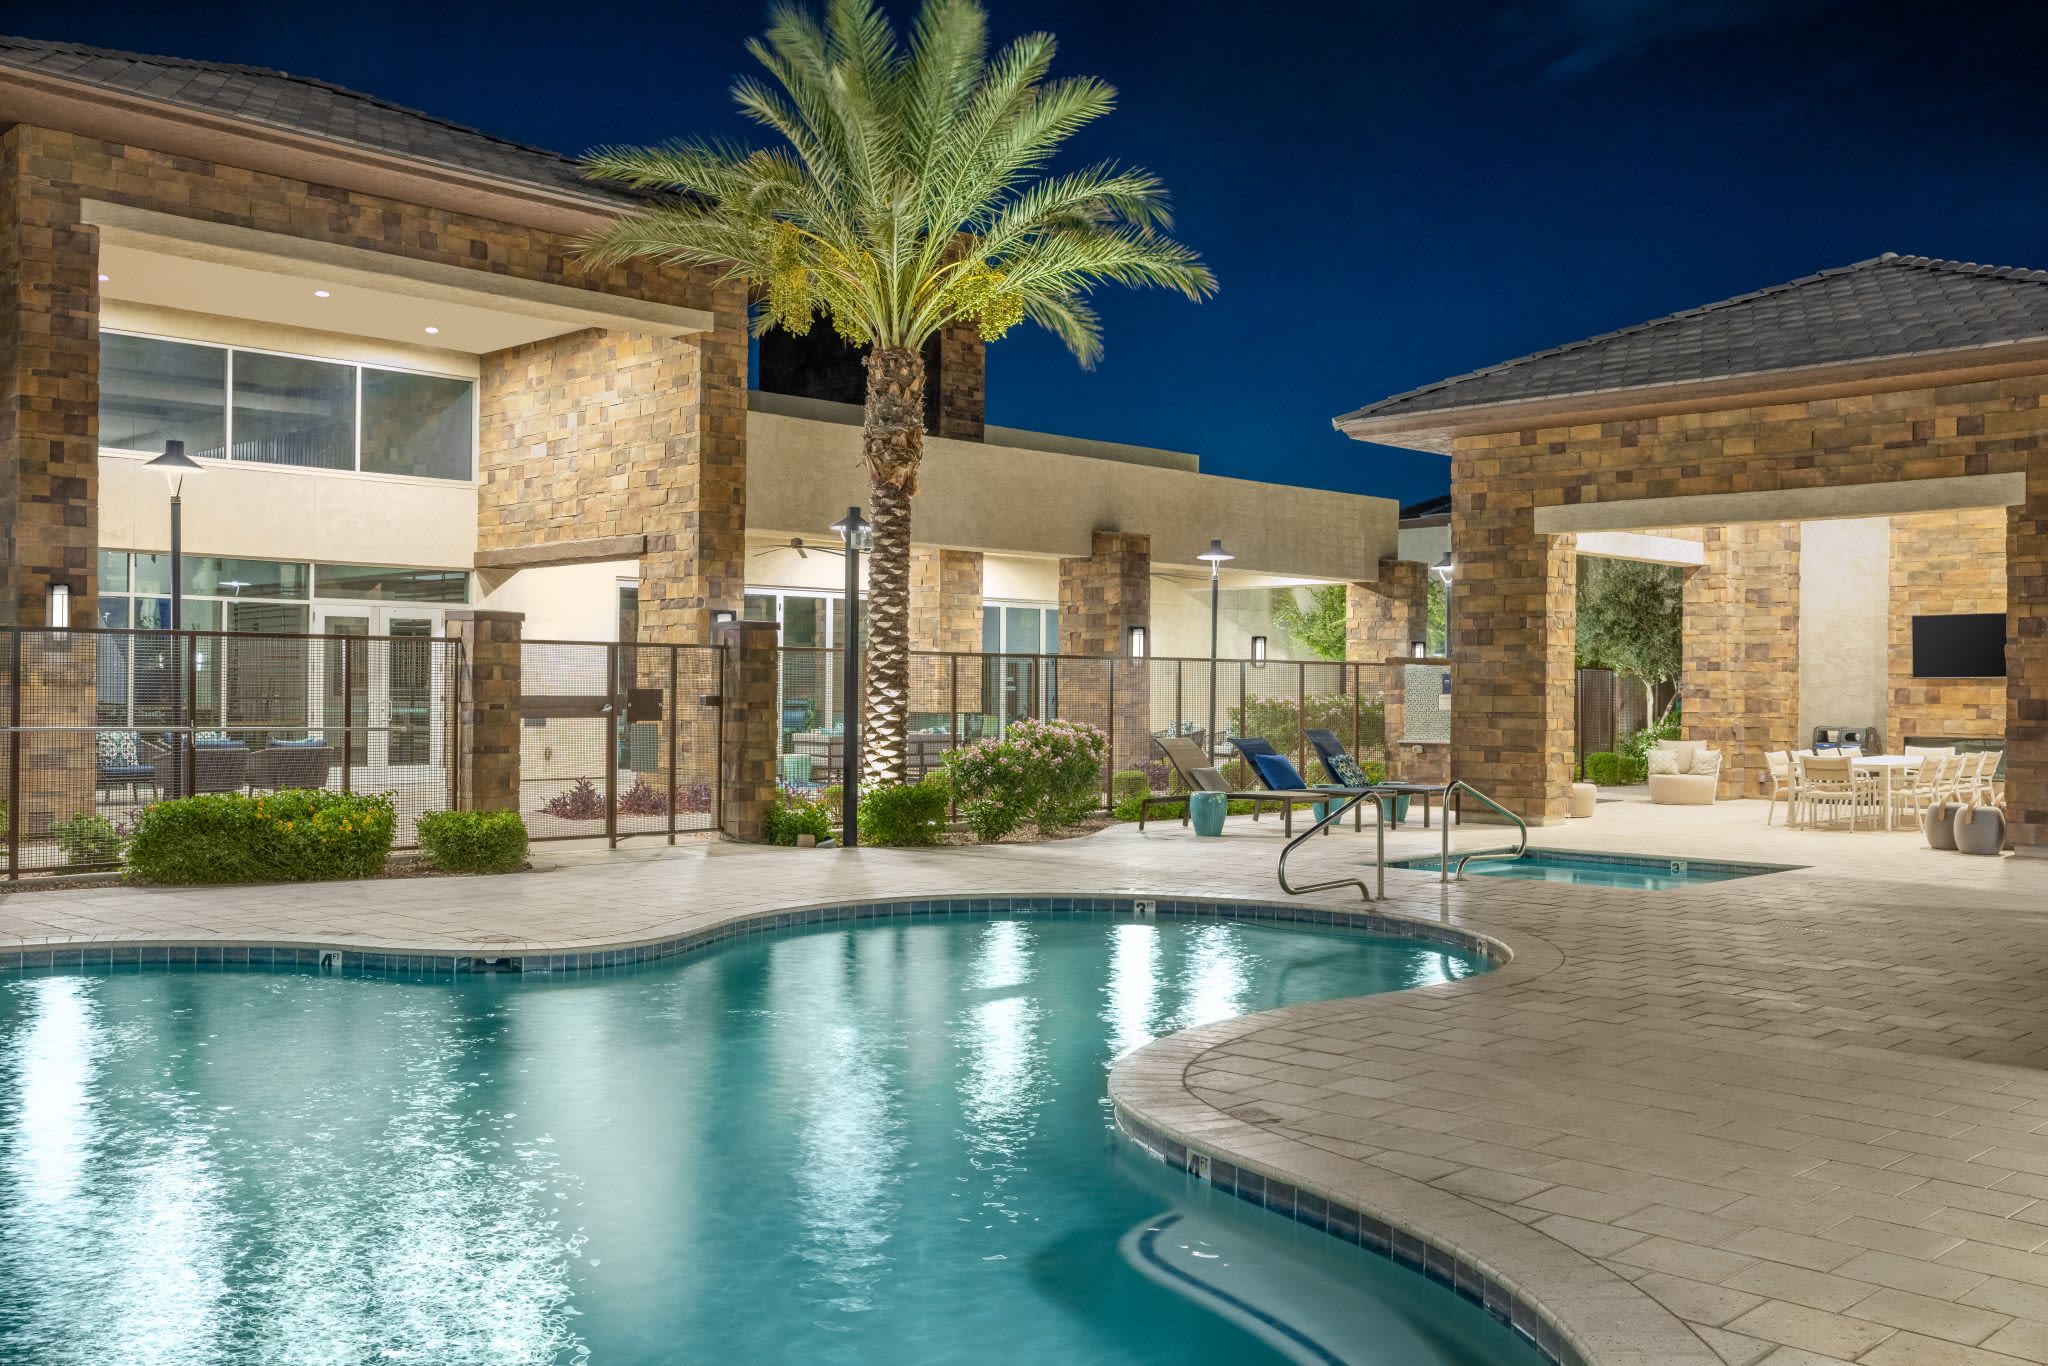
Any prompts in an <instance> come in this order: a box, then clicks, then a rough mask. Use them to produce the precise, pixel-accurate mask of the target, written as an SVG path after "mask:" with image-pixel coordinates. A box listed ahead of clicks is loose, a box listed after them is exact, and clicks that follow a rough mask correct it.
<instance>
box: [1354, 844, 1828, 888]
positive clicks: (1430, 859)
mask: <svg viewBox="0 0 2048 1366" xmlns="http://www.w3.org/2000/svg"><path fill="white" fill-rule="evenodd" d="M1545 855H1549V856H1551V857H1555V858H1565V859H1577V860H1579V861H1580V862H1582V863H1594V864H1603V865H1606V866H1608V867H1613V868H1641V869H1643V870H1644V871H1646V872H1669V871H1671V865H1673V864H1683V865H1684V866H1685V868H1686V869H1688V870H1690V869H1701V870H1703V871H1706V872H1710V873H1730V874H1734V875H1735V876H1737V877H1762V876H1764V875H1765V874H1768V873H1797V872H1803V871H1805V870H1806V869H1808V868H1811V867H1812V866H1813V865H1812V864H1809V863H1756V862H1753V861H1751V860H1748V859H1714V858H1694V857H1692V856H1691V855H1688V854H1610V853H1606V852H1604V851H1602V850H1598V849H1568V848H1544V847H1542V846H1540V845H1533V844H1532V845H1530V846H1529V848H1528V850H1527V856H1528V857H1530V858H1532V859H1534V860H1535V861H1537V862H1541V860H1542V858H1543V856H1545ZM1442 857H1443V856H1442V855H1441V854H1416V855H1414V856H1412V857H1409V858H1403V859H1397V860H1394V861H1392V862H1390V863H1388V864H1387V867H1389V868H1399V869H1401V870H1402V871H1403V872H1409V873H1434V872H1437V871H1439V870H1438V869H1436V868H1433V867H1429V866H1426V865H1429V864H1434V863H1436V862H1438V861H1440V860H1441V859H1442ZM1722 880H1723V881H1732V880H1733V879H1732V878H1731V879H1722ZM1591 885H1597V884H1591ZM1674 890H1675V889H1674Z"/></svg>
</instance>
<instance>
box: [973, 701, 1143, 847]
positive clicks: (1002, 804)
mask: <svg viewBox="0 0 2048 1366" xmlns="http://www.w3.org/2000/svg"><path fill="white" fill-rule="evenodd" d="M1108 758H1109V739H1108V737H1107V736H1105V735H1104V734H1103V733H1102V732H1101V730H1099V729H1097V728H1096V727H1094V726H1091V725H1089V724H1088V723H1087V722H1085V721H1028V720H1027V721H1014V722H1012V723H1011V724H1010V728H1009V733H1008V734H1007V735H1005V736H1004V737H1003V738H1002V739H1000V740H979V741H976V742H975V743H974V744H971V745H967V746H965V747H964V748H961V749H956V750H954V751H952V752H951V753H949V754H948V755H947V756H946V775H947V777H948V778H949V779H950V781H951V782H952V784H953V797H954V800H955V801H956V802H958V803H959V806H960V815H961V818H962V819H963V820H965V821H966V822H967V828H968V829H969V830H972V831H973V832H974V837H975V838H976V839H978V840H984V841H987V840H999V839H1001V838H1002V837H1003V836H1005V835H1007V834H1009V833H1010V832H1011V831H1013V830H1015V829H1017V828H1018V827H1019V826H1021V825H1023V824H1024V823H1025V822H1026V821H1030V822H1031V823H1032V824H1033V825H1035V826H1037V827H1038V832H1039V833H1040V834H1041V835H1051V834H1056V833H1058V832H1059V831H1060V830H1062V829H1064V828H1065V827H1066V826H1068V825H1071V824H1072V823H1073V822H1074V821H1076V820H1078V819H1080V818H1081V817H1082V816H1084V815H1086V814H1087V813H1088V812H1089V811H1090V810H1091V809H1092V808H1094V807H1095V806H1096V804H1097V803H1098V802H1100V801H1101V799H1102V770H1103V765H1104V763H1105V762H1106V761H1107V760H1108Z"/></svg>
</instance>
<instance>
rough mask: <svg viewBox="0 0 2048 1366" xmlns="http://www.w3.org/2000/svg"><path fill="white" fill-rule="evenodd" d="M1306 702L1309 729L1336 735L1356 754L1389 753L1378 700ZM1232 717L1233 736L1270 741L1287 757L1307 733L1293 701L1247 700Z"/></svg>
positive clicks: (1313, 698)
mask: <svg viewBox="0 0 2048 1366" xmlns="http://www.w3.org/2000/svg"><path fill="white" fill-rule="evenodd" d="M1306 702H1307V709H1308V722H1307V729H1309V730H1330V731H1335V732H1336V733H1337V738H1338V739H1339V740H1342V741H1343V742H1344V746H1345V748H1347V749H1349V750H1350V751H1351V752H1352V753H1353V754H1379V753H1382V752H1384V751H1385V750H1386V747H1387V708H1386V704H1385V703H1383V702H1380V701H1378V700H1374V701H1371V702H1365V701H1360V702H1357V703H1356V704H1355V705H1354V703H1353V700H1352V697H1351V694H1349V693H1311V694H1309V696H1308V697H1307V699H1306ZM1354 714H1355V716H1356V719H1357V723H1358V735H1357V737H1356V740H1355V743H1354V738H1353V736H1352V734H1351V726H1352V720H1353V717H1354ZM1228 716H1229V720H1230V733H1231V734H1232V735H1238V736H1253V735H1256V736H1259V737H1260V738H1262V739H1265V740H1270V741H1271V742H1272V744H1273V747H1274V748H1275V749H1277V750H1279V751H1281V752H1282V753H1283V754H1284V753H1287V752H1288V751H1290V750H1292V749H1293V748H1294V746H1295V743H1296V741H1297V740H1298V738H1299V737H1300V735H1301V732H1302V729H1303V723H1302V720H1301V716H1302V708H1300V707H1298V706H1296V705H1295V701H1294V699H1293V698H1291V697H1251V698H1246V699H1245V704H1244V706H1242V707H1231V708H1230V709H1229V711H1228ZM1359 762H1361V763H1363V762H1364V760H1362V759H1361V760H1360V761H1359Z"/></svg>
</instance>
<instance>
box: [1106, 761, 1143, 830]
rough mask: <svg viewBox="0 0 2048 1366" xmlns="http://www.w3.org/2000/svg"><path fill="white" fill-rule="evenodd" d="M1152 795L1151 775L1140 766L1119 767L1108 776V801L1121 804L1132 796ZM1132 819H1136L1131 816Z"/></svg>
mask: <svg viewBox="0 0 2048 1366" xmlns="http://www.w3.org/2000/svg"><path fill="white" fill-rule="evenodd" d="M1151 795H1152V775H1151V774H1149V773H1147V772H1145V770H1143V769H1141V768H1125V769H1119V770H1117V771H1116V772H1115V773H1112V774H1110V776H1109V797H1110V801H1111V802H1113V803H1115V804H1117V805H1121V804H1123V803H1124V802H1127V801H1130V800H1131V799H1132V798H1134V797H1149V796H1151ZM1133 819H1136V818H1135V817H1133Z"/></svg>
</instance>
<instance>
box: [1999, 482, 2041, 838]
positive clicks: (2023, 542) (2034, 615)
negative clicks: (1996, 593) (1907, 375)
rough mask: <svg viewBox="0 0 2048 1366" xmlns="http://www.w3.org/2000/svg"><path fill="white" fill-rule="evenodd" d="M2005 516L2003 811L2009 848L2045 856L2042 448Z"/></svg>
mask: <svg viewBox="0 0 2048 1366" xmlns="http://www.w3.org/2000/svg"><path fill="white" fill-rule="evenodd" d="M2005 516H2006V521H2005V618H2006V646H2005V652H2006V654H2005V698H2006V704H2005V705H2006V723H2005V727H2006V728H2005V817H2006V836H2007V838H2008V839H2009V840H2011V842H2012V846H2013V851H2014V852H2015V853H2017V854H2022V855H2025V856H2027V857H2030V858H2048V450H2041V449H2036V450H2035V451H2034V452H2033V454H2032V455H2031V456H2030V457H2029V458H2028V460H2027V501H2026V502H2024V503H2020V504H2016V505H2014V506H2012V507H2010V508H2007V509H2006V514H2005Z"/></svg>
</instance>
